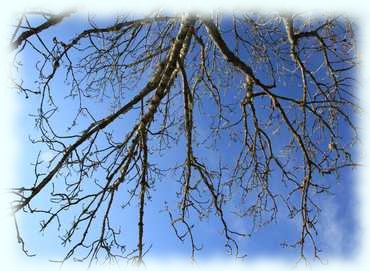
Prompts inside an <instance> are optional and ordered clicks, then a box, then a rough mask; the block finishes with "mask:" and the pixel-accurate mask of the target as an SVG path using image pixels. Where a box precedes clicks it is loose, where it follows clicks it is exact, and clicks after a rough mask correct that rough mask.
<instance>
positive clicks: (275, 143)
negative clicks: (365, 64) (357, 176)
mask: <svg viewBox="0 0 370 271" xmlns="http://www.w3.org/2000/svg"><path fill="white" fill-rule="evenodd" d="M75 16H77V15H76V14H75V11H68V12H65V13H61V14H52V13H47V12H30V13H27V14H24V15H22V16H21V17H20V18H19V23H18V24H17V25H16V26H15V31H14V35H13V40H12V42H11V46H12V48H13V53H14V57H15V60H16V61H15V62H14V63H15V66H16V67H18V66H17V65H19V63H28V62H29V61H35V66H34V67H35V68H34V71H35V74H34V75H33V76H35V83H29V84H27V83H26V82H24V81H23V80H22V73H20V76H18V77H14V84H15V86H16V87H17V88H18V89H19V91H20V92H21V93H24V95H25V96H26V98H27V97H29V96H30V95H33V96H35V97H38V101H39V105H38V108H37V113H36V115H35V116H34V117H35V121H36V122H35V123H36V127H37V128H38V131H39V138H37V139H32V143H40V144H42V146H46V147H47V148H48V149H49V151H51V152H52V153H53V158H52V159H51V160H50V161H42V160H41V159H40V157H39V156H38V157H37V160H36V162H35V164H34V165H35V179H34V180H32V181H33V184H31V185H30V186H26V184H22V185H21V187H15V188H11V189H10V191H11V193H14V195H15V198H14V201H13V202H12V211H13V214H14V221H15V226H16V230H17V233H18V241H19V242H20V243H21V244H22V248H23V250H24V251H25V252H26V253H28V252H27V250H26V249H25V246H24V245H25V244H24V241H23V239H22V237H21V233H20V232H21V231H20V229H19V226H18V224H19V223H17V217H18V216H21V215H24V214H26V213H27V214H30V215H32V216H35V217H36V215H37V214H39V215H40V216H41V217H42V220H41V230H45V229H46V228H47V227H50V226H51V225H52V224H53V223H55V224H56V225H57V227H58V229H60V230H62V229H63V230H65V234H63V235H62V240H63V245H66V246H68V247H69V251H68V253H67V254H66V255H65V257H64V258H63V259H62V260H61V261H62V262H65V261H66V260H68V259H70V258H71V257H72V256H74V257H75V259H77V260H86V259H89V260H90V264H91V263H92V262H93V261H94V260H98V258H106V259H113V258H116V257H121V258H127V259H133V260H135V261H137V262H142V260H143V256H144V254H145V252H146V251H147V250H148V247H145V246H144V237H145V236H144V221H145V219H144V214H145V206H146V205H147V204H150V197H151V193H152V190H153V189H154V188H155V186H156V184H157V182H158V180H160V179H163V178H166V177H168V176H170V174H171V176H172V177H171V178H176V180H177V181H178V187H179V190H178V193H177V195H176V197H177V204H176V206H173V205H170V204H167V205H166V206H165V208H166V210H167V212H168V214H169V217H170V221H171V223H170V226H172V228H173V230H174V233H175V234H176V235H177V237H178V238H179V239H180V240H188V241H189V242H190V243H191V247H192V250H191V256H192V258H194V257H195V253H196V251H197V250H199V249H200V248H201V246H200V245H199V244H198V242H197V240H196V238H194V235H193V232H194V231H195V230H196V226H195V224H196V221H197V220H202V219H203V218H204V217H208V216H210V215H214V216H215V217H217V218H218V220H219V223H220V227H221V229H222V232H223V236H224V238H225V243H226V247H227V248H228V250H229V252H230V253H231V254H234V255H236V256H242V255H243V253H241V251H239V244H240V242H241V240H243V237H247V236H249V235H250V234H252V233H253V231H254V229H255V228H258V227H261V226H263V225H266V224H267V223H270V222H272V221H274V220H275V219H276V217H277V215H278V210H286V211H288V213H289V218H290V219H297V218H299V220H300V224H301V228H300V235H299V238H298V240H296V242H293V243H291V244H286V245H287V246H291V247H297V248H298V249H299V254H300V257H301V258H303V259H305V257H306V255H307V252H309V253H312V254H313V256H314V257H319V252H320V249H319V248H318V246H317V238H318V237H317V234H318V233H317V227H316V225H317V223H318V220H319V214H320V204H318V203H317V199H319V198H320V197H321V196H322V195H324V196H325V193H330V189H331V185H332V183H331V182H330V181H329V180H330V179H328V178H327V176H329V175H336V176H337V177H338V178H339V176H340V175H339V173H340V171H341V170H342V169H344V168H347V167H353V166H355V165H356V162H355V161H354V160H353V158H352V155H351V154H353V145H354V144H355V142H356V140H357V129H356V126H355V124H354V123H353V121H354V120H353V119H354V114H355V111H356V110H357V109H358V108H357V106H356V103H357V100H356V97H355V95H354V85H355V84H354V83H355V81H354V68H355V67H356V58H355V57H356V56H355V51H354V34H353V30H352V28H353V23H352V22H351V21H350V20H349V19H348V18H345V17H342V16H336V17H323V18H316V19H314V20H313V19H310V18H309V17H308V16H304V15H291V14H287V15H281V14H270V15H268V16H264V15H261V14H249V15H246V14H230V15H229V16H225V17H223V16H220V15H214V16H209V17H204V16H198V15H197V14H166V15H164V14H158V13H153V14H150V15H148V16H144V17H137V16H132V15H122V16H121V15H120V16H116V17H115V18H110V20H108V22H107V21H104V20H101V19H99V18H95V17H94V16H93V15H91V14H90V15H89V17H88V18H87V19H86V20H85V21H83V22H82V23H81V24H80V26H79V27H77V26H76V28H75V29H74V30H73V31H70V36H68V35H67V36H66V34H63V33H62V32H63V31H60V29H62V28H63V24H64V23H67V22H68V21H71V20H73V19H74V18H75ZM75 20H76V19H75ZM81 25H82V26H83V27H82V28H81ZM80 28H81V29H80ZM55 29H57V30H55ZM58 31H60V32H58ZM26 51H27V52H29V53H31V54H33V55H34V58H33V59H32V60H29V59H27V58H24V57H22V55H23V54H24V52H26ZM19 68H20V67H19ZM62 78H64V81H63V82H64V85H63V88H62V89H61V87H60V86H59V87H58V85H57V84H56V83H54V81H57V80H59V81H61V80H62ZM59 84H60V83H59ZM61 92H62V93H61ZM99 103H100V106H99V110H96V106H97V104H99ZM63 108H64V111H68V112H69V115H68V116H69V118H70V120H71V121H70V124H66V125H64V124H63V125H64V126H63V128H64V129H61V128H60V125H61V124H60V115H59V114H60V110H62V111H63ZM66 108H68V109H67V110H66ZM102 112H104V114H103V113H102ZM64 114H65V112H64ZM204 126H206V127H207V128H206V129H205V128H204ZM66 129H67V131H66ZM225 142H230V144H232V145H233V146H234V150H237V151H230V152H227V151H225V148H222V147H220V144H225ZM176 145H178V146H176ZM179 146H180V147H179ZM235 146H236V147H235ZM176 147H177V148H179V149H182V151H183V152H182V153H181V152H179V153H178V156H179V157H181V159H183V162H182V163H180V164H177V163H174V164H173V165H171V166H170V167H167V166H164V165H161V164H160V163H157V162H156V161H157V159H158V157H159V156H160V155H162V154H166V153H167V152H168V151H170V150H171V149H173V148H176ZM207 148H213V149H216V148H218V149H220V153H221V155H220V157H219V161H218V162H217V163H215V164H217V166H215V164H212V163H209V162H208V160H207V155H206V153H207V152H206V150H207ZM213 158H214V159H218V157H213ZM47 189H49V190H47ZM44 191H51V192H50V193H49V192H47V193H45V192H44ZM42 192H44V193H42ZM37 197H49V199H50V205H49V206H37V204H34V203H33V202H34V199H35V198H37ZM169 197H171V196H170V195H169ZM135 202H136V204H137V206H138V215H137V221H136V222H135V223H137V227H138V241H137V247H134V248H126V246H125V245H124V244H121V243H120V239H119V238H118V237H119V235H120V226H123V227H124V226H125V223H128V222H127V220H125V219H122V220H121V225H117V224H115V223H112V221H111V220H112V213H113V209H117V206H118V208H134V207H132V206H134V205H133V204H134V203H135ZM130 204H131V205H130ZM130 206H131V207H130ZM135 206H136V205H135ZM286 211H285V212H286ZM68 212H72V213H73V214H74V219H73V221H72V222H71V223H70V221H66V220H65V219H64V218H63V215H64V213H68ZM231 215H233V216H235V217H239V218H240V219H243V220H248V221H249V222H250V223H252V225H253V227H252V230H251V232H240V231H238V230H235V229H233V227H232V226H231V225H230V223H229V220H230V217H231Z"/></svg>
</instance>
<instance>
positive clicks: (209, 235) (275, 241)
mask: <svg viewBox="0 0 370 271" xmlns="http://www.w3.org/2000/svg"><path fill="white" fill-rule="evenodd" d="M82 27H83V25H82V24H80V23H78V22H77V21H73V20H71V21H70V22H68V21H67V22H66V24H64V26H61V27H57V28H54V31H57V32H55V33H58V36H63V37H64V35H65V36H66V40H68V38H67V36H68V35H72V34H73V33H74V32H76V31H78V30H79V29H80V28H82ZM50 35H53V33H51V34H50ZM226 39H227V37H226ZM23 54H24V55H23V56H22V59H23V63H24V66H23V73H24V79H25V82H29V83H32V82H33V81H34V78H35V77H34V76H35V72H34V70H33V66H32V65H33V64H32V63H35V61H36V60H35V56H34V55H33V54H32V53H31V52H29V51H25V52H24V53H23ZM27 63H29V64H27ZM260 73H262V72H260ZM238 84H239V83H238V82H237V81H236V82H235V86H233V85H231V86H229V89H225V93H230V92H231V93H232V90H233V89H234V88H235V87H236V86H237V85H238ZM292 85H294V80H293V82H292ZM53 86H54V89H53V91H54V93H56V95H58V97H59V99H61V100H62V99H63V97H64V96H65V94H64V92H63V91H65V89H66V87H65V83H64V82H63V78H61V77H57V78H55V80H54V83H53ZM239 95H241V94H239ZM225 99H230V100H231V102H232V99H233V96H232V95H227V94H225ZM18 101H19V103H20V104H22V112H21V114H19V115H20V117H19V118H18V121H17V123H18V125H19V131H20V133H21V134H22V143H21V153H22V155H21V159H20V160H19V161H18V163H19V167H18V168H19V173H18V176H19V183H22V185H23V184H26V183H27V184H31V183H32V182H33V178H32V177H31V178H30V176H33V166H30V163H31V162H33V161H34V160H35V158H36V156H37V153H38V151H39V150H40V146H39V145H33V144H31V143H30V142H29V141H28V139H27V137H28V135H31V137H32V136H33V135H37V129H35V128H34V122H33V118H32V117H30V116H27V114H29V113H32V112H34V111H35V108H36V107H37V105H38V103H39V97H38V96H31V97H30V98H29V99H27V100H26V99H24V96H22V95H21V94H20V95H19V97H18ZM68 101H70V100H68ZM204 103H205V105H204V107H205V108H212V107H213V104H212V101H211V99H205V102H204ZM89 105H90V106H92V107H93V108H94V113H95V114H96V116H100V115H101V116H103V115H104V114H105V113H106V112H107V110H108V108H109V105H108V104H107V103H104V102H103V103H101V102H89ZM72 110H73V105H70V104H68V105H67V104H66V105H63V106H62V107H61V108H60V112H59V113H58V124H57V126H58V129H60V131H63V132H64V131H65V130H66V126H67V123H70V121H71V115H70V113H71V111H72ZM126 117H128V122H129V121H130V120H131V121H132V120H134V118H135V116H130V115H127V116H126ZM198 121H199V129H200V131H201V132H202V131H204V133H206V128H207V127H208V125H209V120H207V119H204V118H202V119H200V120H198ZM123 122H124V121H121V122H118V123H117V124H114V125H113V127H112V129H113V128H115V127H121V126H120V125H121V124H122V123H123ZM80 124H81V125H83V123H81V122H80ZM86 126H87V125H86ZM81 127H82V126H81ZM281 137H282V139H284V134H282V135H281ZM275 143H276V144H279V138H277V139H276V142H275ZM183 144H184V143H183V142H181V141H180V142H179V144H178V145H177V146H174V147H173V149H172V150H171V151H169V152H167V153H166V155H165V156H163V157H157V158H154V159H157V160H156V161H155V162H157V163H161V164H162V165H163V164H166V163H168V164H170V163H173V162H174V161H181V159H183V157H181V156H180V155H179V153H180V152H179V150H181V148H182V147H183V146H184V145H183ZM217 145H218V146H220V147H219V149H217V150H212V149H203V150H204V151H203V152H202V155H203V159H204V161H207V162H209V163H210V164H212V163H213V164H214V165H215V166H216V165H217V157H218V156H221V157H224V156H225V154H226V155H227V156H230V157H233V156H234V155H235V154H236V152H237V146H235V145H233V144H232V143H231V142H230V141H229V140H228V139H227V137H221V138H220V139H218V144H217ZM41 155H42V157H43V158H45V159H47V158H48V157H49V155H50V154H49V152H48V151H47V150H46V149H43V150H41ZM175 178H176V176H168V177H164V178H163V179H162V180H161V182H159V183H157V184H156V191H155V192H152V201H151V202H150V204H148V205H147V206H146V212H145V213H146V216H145V222H144V223H145V226H146V228H145V237H144V240H145V244H147V245H149V244H152V245H153V246H152V249H151V251H150V252H149V253H150V255H151V256H154V257H155V256H158V257H163V256H164V255H168V254H173V253H175V254H179V255H183V256H185V257H190V244H189V242H185V243H181V242H180V241H178V240H177V239H176V237H175V235H174V233H173V231H172V229H171V227H170V225H169V218H168V214H167V213H166V212H163V211H161V210H163V209H164V198H167V201H168V202H169V204H171V200H172V202H173V201H174V198H173V197H172V198H171V196H168V195H169V194H171V193H172V194H173V195H174V193H175V191H178V186H177V185H176V183H175V182H174V179H175ZM275 178H277V179H278V176H276V177H275ZM325 178H329V177H325ZM328 181H330V182H334V180H333V179H330V180H329V179H328ZM353 181H354V174H353V173H352V171H351V170H344V171H343V172H342V176H341V179H340V182H339V183H338V184H337V185H335V186H334V187H333V190H332V192H333V193H334V196H330V197H328V198H322V199H320V203H321V204H322V205H321V206H322V207H323V212H322V219H321V222H320V224H319V228H320V230H321V231H320V236H321V237H320V238H319V243H320V245H319V246H320V248H322V249H323V250H324V254H323V255H324V256H327V257H328V258H330V257H333V256H340V257H342V256H346V257H347V256H349V255H352V254H353V253H354V248H355V247H356V243H355V237H356V231H357V229H356V223H357V222H356V221H355V219H354V207H355V206H356V204H357V203H356V200H355V199H354V194H353V193H354V191H353V188H354V187H353ZM49 189H50V187H49ZM43 196H44V197H43ZM35 201H36V202H38V204H40V206H45V205H47V204H48V199H47V198H46V197H45V195H40V197H38V198H37V199H35ZM67 216H68V215H67ZM113 217H117V220H119V221H122V220H124V221H128V223H125V222H123V223H122V225H123V226H124V228H123V230H124V232H125V233H126V234H123V236H122V239H123V240H124V242H125V243H127V244H131V247H135V245H136V241H137V237H136V232H137V226H136V224H137V223H136V220H135V219H136V218H137V208H136V206H133V207H132V208H129V209H126V210H124V211H121V210H120V209H119V208H116V209H115V213H114V215H113ZM133 220H134V221H135V222H131V221H133ZM130 222H131V223H130ZM329 222H330V223H329ZM22 224H23V225H22V226H21V229H22V232H23V235H24V239H25V241H26V244H27V247H28V248H29V249H30V251H31V252H35V253H37V254H38V257H45V258H60V257H62V256H63V251H64V249H63V248H62V247H60V246H59V245H58V244H59V243H60V240H59V239H58V238H57V233H56V227H55V225H52V227H51V228H50V229H49V230H48V231H47V232H45V233H44V234H43V235H41V234H39V233H38V231H39V221H38V220H35V219H34V218H33V217H32V216H30V215H26V216H24V222H23V223H22ZM233 224H235V225H234V226H235V227H240V228H241V229H248V228H250V222H249V221H248V219H247V221H243V220H242V221H235V223H231V225H233ZM298 225H299V224H298ZM196 227H197V229H196V231H195V233H196V236H197V238H198V243H199V244H204V248H203V249H202V250H201V251H199V252H198V253H197V258H199V259H201V258H206V257H208V256H210V255H214V254H224V249H223V248H224V240H223V237H222V235H221V234H220V230H221V228H220V224H219V221H218V220H216V219H214V218H210V219H209V220H208V221H204V222H202V223H196ZM296 229H297V224H296V223H295V222H294V221H290V220H288V219H286V213H284V210H281V212H280V215H279V216H278V219H277V222H276V223H275V222H274V223H272V224H270V225H267V226H266V227H263V228H261V229H259V230H258V231H257V232H256V233H254V234H253V235H252V237H250V238H246V239H245V240H244V241H241V242H240V247H241V250H242V251H243V252H245V253H247V254H248V256H249V257H251V258H253V257H257V256H261V255H262V256H266V255H268V256H277V257H280V256H281V257H289V258H293V259H295V257H297V255H298V254H297V250H295V249H286V248H285V249H284V248H281V246H280V245H279V244H280V243H281V242H282V241H284V240H295V238H296V236H297V234H298V232H297V230H296ZM333 236H334V239H335V241H334V243H333ZM20 257H21V256H20Z"/></svg>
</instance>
